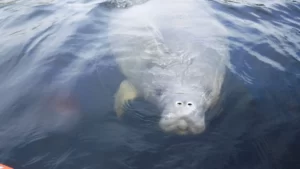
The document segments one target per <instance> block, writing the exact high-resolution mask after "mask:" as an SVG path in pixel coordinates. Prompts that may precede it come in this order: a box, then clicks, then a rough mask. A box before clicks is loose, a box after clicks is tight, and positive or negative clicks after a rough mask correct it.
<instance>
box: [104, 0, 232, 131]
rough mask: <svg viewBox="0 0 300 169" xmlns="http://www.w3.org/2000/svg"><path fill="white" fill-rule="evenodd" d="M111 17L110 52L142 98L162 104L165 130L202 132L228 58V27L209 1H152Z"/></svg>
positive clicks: (162, 122)
mask: <svg viewBox="0 0 300 169" xmlns="http://www.w3.org/2000/svg"><path fill="white" fill-rule="evenodd" d="M110 17H111V18H110V23H109V41H110V45H111V50H112V52H113V53H114V55H115V56H116V60H117V63H118V64H119V66H120V69H121V71H122V72H123V74H124V75H125V76H126V78H127V80H128V81H130V82H131V83H132V84H133V85H134V87H135V88H136V89H137V90H138V94H139V96H141V97H144V98H145V99H146V100H148V101H150V102H152V103H154V104H155V105H157V106H158V108H160V110H161V118H160V121H159V126H160V128H161V129H162V130H163V131H165V132H172V133H176V134H199V133H202V132H203V131H204V130H205V128H206V124H205V112H206V111H207V110H208V108H210V107H211V106H213V105H214V104H215V103H216V101H217V100H218V98H219V94H220V90H221V86H222V83H223V77H224V73H225V67H226V65H227V63H228V60H229V58H228V49H227V48H226V47H227V46H226V35H227V33H226V29H225V28H224V27H223V26H222V25H221V24H220V23H219V22H218V21H217V20H216V18H215V17H214V16H213V10H212V9H211V7H210V6H209V4H208V2H207V1H205V0H149V1H148V2H145V3H143V4H140V5H135V6H132V7H130V8H127V9H118V10H115V11H113V12H112V14H111V16H110Z"/></svg>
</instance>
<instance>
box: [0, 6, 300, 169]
mask: <svg viewBox="0 0 300 169" xmlns="http://www.w3.org/2000/svg"><path fill="white" fill-rule="evenodd" d="M209 2H210V3H212V5H213V7H214V9H215V11H216V13H217V14H218V16H219V17H218V19H219V20H220V21H221V22H222V23H223V24H224V25H225V26H226V27H227V28H228V30H229V31H230V37H228V39H229V40H230V55H231V63H232V65H233V67H232V69H231V70H230V71H229V72H228V74H227V77H226V79H227V80H226V83H225V85H224V92H223V93H224V94H223V95H222V103H220V104H221V106H220V107H222V115H221V116H220V117H219V118H216V119H214V120H213V121H211V125H210V126H209V129H208V130H207V132H205V133H204V134H203V135H199V136H194V137H175V136H170V135H166V134H165V133H162V132H161V131H160V130H159V128H158V127H157V125H156V124H157V123H156V120H157V119H155V117H154V116H152V115H153V114H151V113H150V114H149V112H152V113H154V114H155V113H158V112H157V110H156V109H155V108H154V107H153V106H152V105H150V104H149V103H147V102H145V101H143V100H137V101H135V102H133V103H132V104H131V108H130V109H129V110H128V111H127V116H126V117H125V119H124V120H123V121H119V120H117V119H116V117H115V113H114V112H113V109H112V108H113V106H112V105H113V95H114V93H115V91H116V90H117V88H118V85H119V84H120V82H121V81H122V80H123V79H124V77H123V75H122V74H121V73H120V72H119V70H118V68H117V67H116V65H115V62H114V60H113V59H112V57H111V56H109V55H106V53H105V52H106V50H105V49H107V48H106V46H105V45H107V44H106V43H105V40H104V38H103V37H104V34H105V31H107V30H106V27H105V25H106V19H107V18H106V12H109V10H110V8H109V7H108V6H107V4H106V3H103V1H102V0H98V1H97V0H91V1H88V0H78V1H74V0H65V1H59V0H52V1H51V0H48V1H46V0H43V1H39V2H37V1H34V0H14V1H12V0H10V1H9V0H5V1H1V2H0V13H1V15H0V23H1V24H0V33H1V38H0V44H1V45H0V80H1V83H0V122H1V123H0V124H1V125H0V152H1V153H0V162H1V163H5V164H7V165H10V166H12V167H14V168H16V169H19V168H24V169H27V168H28V169H35V168H37V169H41V168H44V169H48V168H49V169H50V168H51V169H52V168H58V169H63V168H75V169H77V168H78V169H79V168H80V169H94V168H107V169H119V168H120V169H129V168H130V169H132V168H136V169H140V168H143V169H148V168H149V169H150V168H151V169H153V168H155V169H168V168H170V169H171V168H172V169H177V168H178V169H179V168H185V169H188V168H191V169H199V168H203V169H226V168H231V169H235V168H236V169H248V168H249V169H250V168H251V169H254V168H255V169H260V168H262V169H269V168H270V169H281V168H282V169H283V168H284V169H295V168H298V167H300V163H299V162H298V159H299V155H300V154H299V150H300V147H299V145H298V142H299V139H300V137H299V136H300V135H299V127H300V125H299V113H300V102H299V101H300V52H299V49H300V2H299V1H279V0H278V1H275V0H273V1H267V0H266V1H237V0H236V1H226V2H225V1H221V0H214V1H209Z"/></svg>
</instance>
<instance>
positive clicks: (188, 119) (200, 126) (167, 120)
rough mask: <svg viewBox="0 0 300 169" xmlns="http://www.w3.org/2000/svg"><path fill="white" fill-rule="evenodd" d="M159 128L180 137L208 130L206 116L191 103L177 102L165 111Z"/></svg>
mask: <svg viewBox="0 0 300 169" xmlns="http://www.w3.org/2000/svg"><path fill="white" fill-rule="evenodd" d="M193 106H195V107H193ZM159 126H160V128H161V129H162V130H163V131H165V132H169V133H175V134H179V135H186V134H200V133H202V132H203V131H204V130H205V128H206V124H205V115H204V112H203V111H199V108H197V107H196V105H194V104H193V103H191V102H180V103H178V102H176V105H175V106H172V107H168V108H166V109H165V110H164V111H163V113H162V115H161V118H160V121H159Z"/></svg>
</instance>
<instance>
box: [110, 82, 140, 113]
mask: <svg viewBox="0 0 300 169" xmlns="http://www.w3.org/2000/svg"><path fill="white" fill-rule="evenodd" d="M137 97H138V92H137V90H136V88H135V87H134V86H133V85H132V84H131V83H130V82H129V81H128V80H123V81H122V82H121V84H120V86H119V89H118V91H117V92H116V94H115V103H114V104H115V105H114V109H115V112H116V114H117V116H118V118H120V117H121V116H122V115H123V113H124V106H125V105H127V104H128V102H129V101H132V100H134V99H135V98H137Z"/></svg>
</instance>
